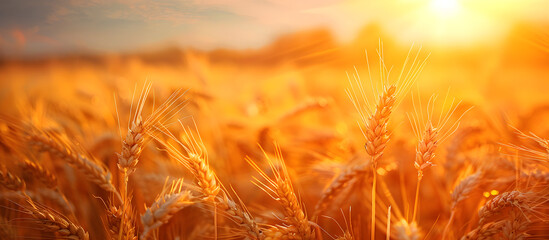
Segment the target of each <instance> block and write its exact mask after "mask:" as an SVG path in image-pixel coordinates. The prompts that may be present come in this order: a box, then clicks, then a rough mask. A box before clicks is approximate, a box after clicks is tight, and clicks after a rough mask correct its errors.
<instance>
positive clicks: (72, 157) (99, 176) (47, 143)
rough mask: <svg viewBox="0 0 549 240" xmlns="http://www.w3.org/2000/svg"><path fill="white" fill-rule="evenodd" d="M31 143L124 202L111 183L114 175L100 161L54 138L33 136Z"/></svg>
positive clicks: (40, 135)
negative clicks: (82, 173)
mask: <svg viewBox="0 0 549 240" xmlns="http://www.w3.org/2000/svg"><path fill="white" fill-rule="evenodd" d="M30 142H31V144H33V145H35V146H36V147H37V148H38V149H39V150H40V151H44V152H49V153H50V154H51V155H53V156H55V157H57V158H59V159H62V160H63V161H65V162H67V163H69V164H71V165H73V166H74V167H75V168H77V169H80V171H82V172H84V174H85V175H86V176H87V177H88V179H89V180H90V181H91V182H93V183H95V184H97V185H99V186H100V187H101V188H103V189H104V190H105V191H107V192H112V193H113V194H114V195H115V196H116V197H117V198H118V199H119V200H120V201H122V200H121V199H122V198H121V196H120V194H119V193H118V191H116V188H114V186H113V184H112V182H111V179H112V174H111V173H110V172H109V170H107V169H106V168H105V167H104V166H103V165H101V164H100V163H99V162H98V161H96V160H92V159H91V158H90V157H88V156H86V155H85V154H83V153H81V152H80V151H78V150H75V149H73V148H72V147H71V146H69V145H67V144H65V145H63V144H62V143H61V141H60V140H58V139H55V138H54V137H53V136H49V135H45V134H31V135H30Z"/></svg>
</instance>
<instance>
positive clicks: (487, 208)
mask: <svg viewBox="0 0 549 240" xmlns="http://www.w3.org/2000/svg"><path fill="white" fill-rule="evenodd" d="M529 198H530V196H529V194H528V193H523V192H519V191H510V192H504V193H502V194H500V195H497V196H496V197H494V198H493V199H492V200H490V201H488V202H487V203H486V204H484V206H483V207H481V208H480V210H479V211H478V215H479V225H483V224H485V223H486V222H487V220H488V219H489V218H490V217H492V216H494V215H496V214H498V213H499V212H501V211H502V210H503V209H505V208H507V207H516V208H518V209H521V211H523V212H524V211H528V210H530V209H529V206H528V204H527V201H528V200H529Z"/></svg>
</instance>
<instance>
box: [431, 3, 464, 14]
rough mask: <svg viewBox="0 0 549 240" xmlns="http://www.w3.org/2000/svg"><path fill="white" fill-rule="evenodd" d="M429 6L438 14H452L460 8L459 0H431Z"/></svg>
mask: <svg viewBox="0 0 549 240" xmlns="http://www.w3.org/2000/svg"><path fill="white" fill-rule="evenodd" d="M430 7H431V10H432V11H433V12H435V13H436V14H437V15H440V16H454V15H456V14H457V13H458V12H459V11H460V9H461V5H460V4H459V0H432V1H431V5H430Z"/></svg>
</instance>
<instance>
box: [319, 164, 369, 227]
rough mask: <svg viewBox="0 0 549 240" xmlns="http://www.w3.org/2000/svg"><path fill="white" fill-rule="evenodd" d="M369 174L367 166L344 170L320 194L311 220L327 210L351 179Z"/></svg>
mask: <svg viewBox="0 0 549 240" xmlns="http://www.w3.org/2000/svg"><path fill="white" fill-rule="evenodd" d="M370 172H371V171H370V168H369V165H368V164H359V165H355V166H352V167H349V168H347V169H345V171H344V172H342V173H340V174H339V175H338V176H337V177H336V178H335V179H334V180H333V181H332V182H331V183H330V184H329V185H328V187H327V188H326V189H325V190H324V191H323V192H322V195H321V196H320V199H319V200H318V202H317V204H316V206H315V212H314V215H313V216H314V217H313V218H316V217H318V216H319V215H320V213H322V212H323V211H324V210H326V209H328V207H329V206H330V204H331V203H332V201H333V200H334V199H335V198H336V197H337V196H338V195H339V193H340V192H341V191H343V190H344V189H345V187H346V186H347V185H348V184H349V183H350V182H351V181H352V180H353V179H356V178H358V177H359V176H365V175H367V174H368V173H370Z"/></svg>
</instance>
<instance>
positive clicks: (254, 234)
mask: <svg viewBox="0 0 549 240" xmlns="http://www.w3.org/2000/svg"><path fill="white" fill-rule="evenodd" d="M182 127H183V130H184V136H185V137H184V139H182V140H179V139H178V138H177V137H175V136H174V135H173V134H172V133H171V132H170V131H168V130H167V129H166V128H159V129H157V130H158V131H160V132H162V133H164V134H165V135H166V136H168V137H169V138H170V139H171V140H173V141H175V142H176V143H177V145H179V146H180V147H181V148H183V150H184V151H185V153H182V152H181V151H179V149H178V147H177V146H175V145H174V144H172V143H170V142H167V141H164V140H162V139H160V138H158V137H157V136H154V137H155V139H156V140H157V141H158V142H159V143H160V144H162V145H163V146H164V147H166V148H167V151H168V154H169V155H170V156H171V157H172V158H174V159H175V160H177V161H178V162H179V163H181V164H182V165H183V166H185V168H187V169H188V170H189V171H190V172H191V173H192V174H193V175H194V178H195V181H196V183H197V185H198V187H199V188H200V191H201V192H202V198H203V201H206V202H209V203H213V204H214V205H215V206H216V207H219V208H220V209H221V210H223V211H224V215H225V216H226V217H228V218H229V219H230V220H232V221H233V222H234V223H236V224H237V225H238V226H240V227H242V228H244V229H246V232H245V235H246V236H247V237H249V238H252V239H260V236H261V231H260V230H259V227H258V226H257V223H256V222H255V221H254V220H253V218H252V216H251V215H250V213H248V212H247V211H246V210H245V209H244V208H243V207H242V206H241V205H240V204H237V203H236V202H235V201H233V200H232V199H230V197H229V195H228V194H227V193H226V191H224V190H223V186H222V185H221V183H220V182H219V181H218V179H217V176H216V174H215V172H214V171H213V170H212V169H211V168H210V165H209V164H208V154H207V152H206V148H205V146H204V143H203V142H202V139H201V137H200V135H199V134H197V136H195V135H194V134H193V133H192V131H191V129H190V128H189V127H185V126H183V125H182ZM195 128H196V125H195Z"/></svg>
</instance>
